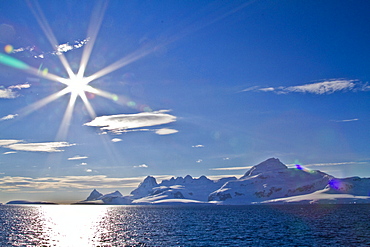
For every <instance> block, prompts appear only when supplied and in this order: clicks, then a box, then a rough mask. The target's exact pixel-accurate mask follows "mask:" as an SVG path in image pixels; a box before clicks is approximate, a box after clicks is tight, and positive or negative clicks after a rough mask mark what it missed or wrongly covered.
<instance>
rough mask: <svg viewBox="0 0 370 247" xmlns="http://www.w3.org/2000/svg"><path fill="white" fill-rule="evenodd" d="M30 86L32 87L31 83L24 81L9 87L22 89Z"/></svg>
mask: <svg viewBox="0 0 370 247" xmlns="http://www.w3.org/2000/svg"><path fill="white" fill-rule="evenodd" d="M30 87H31V84H28V83H24V84H18V85H13V86H10V87H8V88H9V89H18V90H21V89H24V88H30Z"/></svg>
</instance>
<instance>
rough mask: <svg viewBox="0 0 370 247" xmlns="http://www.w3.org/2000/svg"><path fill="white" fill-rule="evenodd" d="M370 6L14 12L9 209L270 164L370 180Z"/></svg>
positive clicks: (66, 6)
mask: <svg viewBox="0 0 370 247" xmlns="http://www.w3.org/2000/svg"><path fill="white" fill-rule="evenodd" d="M369 9H370V3H369V2H368V1H267V0H266V1H264V0H262V1H232V2H230V3H226V2H225V1H181V2H179V1H138V2H132V1H110V2H92V1H51V2H50V1H39V2H34V1H29V2H28V1H7V2H2V3H0V46H1V55H0V104H1V107H0V201H1V202H6V201H8V200H12V199H29V200H54V201H76V200H80V199H84V198H85V197H86V196H87V194H88V193H89V192H90V191H91V190H92V189H94V188H96V189H98V190H100V191H102V192H109V191H112V190H120V191H121V192H122V193H123V194H128V193H129V192H130V191H131V190H132V189H133V188H134V187H136V186H137V185H138V183H139V182H140V181H141V180H142V179H143V178H144V177H145V176H147V175H154V176H156V177H157V178H158V179H159V180H160V179H163V178H168V177H171V176H185V175H187V174H190V175H192V176H194V177H197V176H201V175H207V176H209V177H210V178H219V177H222V176H229V175H236V176H241V175H242V174H244V173H245V172H246V171H247V170H248V167H250V166H253V165H255V164H257V163H259V162H261V161H263V160H265V159H267V158H270V157H276V158H279V159H280V160H281V161H282V162H283V163H285V164H287V165H293V164H301V165H303V166H306V167H307V168H309V169H319V170H321V171H324V172H327V173H329V174H331V175H334V176H338V177H348V176H361V177H370V167H369V166H370V153H369V143H370V131H369V127H368V126H369V123H370V117H369V109H370V103H369V100H368V99H369V96H370V85H369V84H368V82H369V74H368V71H369V67H370V60H369V59H368V57H369V55H370V46H369V43H370V32H369V30H370V17H369V15H368V11H369ZM82 57H84V59H81V58H82ZM81 61H82V62H81ZM81 68H82V69H81ZM79 71H80V73H79ZM74 77H75V78H74ZM71 78H72V79H71ZM73 78H74V79H73ZM75 85H79V86H75Z"/></svg>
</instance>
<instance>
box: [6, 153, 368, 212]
mask: <svg viewBox="0 0 370 247" xmlns="http://www.w3.org/2000/svg"><path fill="white" fill-rule="evenodd" d="M289 203H295V204H351V203H370V178H360V177H349V178H336V177H334V176H331V175H329V174H326V173H324V172H321V171H319V170H308V169H305V168H303V167H301V166H299V165H297V166H296V168H288V167H287V166H286V165H284V164H283V163H281V162H280V160H279V159H276V158H270V159H267V160H265V161H263V162H262V163H260V164H258V165H255V166H253V167H252V168H251V169H250V170H249V171H247V172H246V173H245V174H244V175H243V176H241V177H240V178H236V177H227V178H222V179H220V180H211V179H209V178H207V177H206V176H201V177H199V178H193V177H191V176H190V175H187V176H185V177H184V178H183V177H177V178H174V177H172V178H171V179H169V180H163V181H162V182H161V183H157V181H156V179H155V178H154V177H152V176H148V177H146V178H145V179H144V180H143V181H142V182H141V183H140V185H139V186H138V187H137V188H136V189H134V190H133V191H132V192H131V193H130V195H126V196H123V195H122V194H121V193H120V192H119V191H115V192H112V193H109V194H102V193H100V192H99V191H97V190H96V189H94V190H93V191H92V192H91V193H90V195H89V196H88V197H87V198H86V199H85V200H83V201H79V202H76V203H75V204H97V205H99V204H104V205H163V204H164V205H167V204H170V205H173V204H179V205H192V204H202V205H207V204H211V205H251V204H289ZM7 204H53V203H49V202H27V201H11V202H8V203H7Z"/></svg>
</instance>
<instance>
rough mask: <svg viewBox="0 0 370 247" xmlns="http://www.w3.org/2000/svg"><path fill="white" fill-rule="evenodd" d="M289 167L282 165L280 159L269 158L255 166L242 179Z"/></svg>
mask: <svg viewBox="0 0 370 247" xmlns="http://www.w3.org/2000/svg"><path fill="white" fill-rule="evenodd" d="M287 168H288V167H287V166H286V165H284V164H283V163H281V161H280V160H279V159H276V158H269V159H267V160H265V161H263V162H261V163H259V164H258V165H255V166H253V167H252V168H251V169H250V170H249V171H247V172H246V173H245V175H244V176H243V177H242V178H245V177H250V176H254V175H257V174H259V173H263V172H270V171H275V170H282V169H287Z"/></svg>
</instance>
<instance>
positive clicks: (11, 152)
mask: <svg viewBox="0 0 370 247" xmlns="http://www.w3.org/2000/svg"><path fill="white" fill-rule="evenodd" d="M16 153H17V152H14V151H9V152H5V153H3V154H16Z"/></svg>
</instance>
